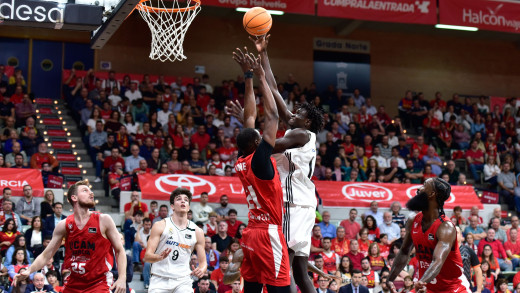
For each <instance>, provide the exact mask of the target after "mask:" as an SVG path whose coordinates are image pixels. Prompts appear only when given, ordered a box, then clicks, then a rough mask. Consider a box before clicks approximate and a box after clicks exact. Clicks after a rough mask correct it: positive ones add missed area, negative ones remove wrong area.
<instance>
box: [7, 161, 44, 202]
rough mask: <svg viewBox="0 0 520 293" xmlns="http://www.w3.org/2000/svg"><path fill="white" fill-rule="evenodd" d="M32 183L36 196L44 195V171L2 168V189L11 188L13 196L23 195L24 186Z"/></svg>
mask: <svg viewBox="0 0 520 293" xmlns="http://www.w3.org/2000/svg"><path fill="white" fill-rule="evenodd" d="M27 184H28V185H30V186H31V187H32V190H33V195H34V196H43V180H42V173H41V172H40V171H39V170H35V169H12V168H0V190H3V189H4V188H6V187H9V188H11V190H12V195H13V196H23V186H24V185H27Z"/></svg>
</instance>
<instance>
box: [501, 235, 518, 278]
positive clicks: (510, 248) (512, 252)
mask: <svg viewBox="0 0 520 293" xmlns="http://www.w3.org/2000/svg"><path fill="white" fill-rule="evenodd" d="M509 237H510V238H509V240H508V241H506V243H504V249H505V250H506V253H507V257H508V258H510V259H511V262H512V263H513V270H514V269H515V268H516V267H517V266H518V264H519V263H520V242H518V229H516V228H511V229H510V230H509Z"/></svg>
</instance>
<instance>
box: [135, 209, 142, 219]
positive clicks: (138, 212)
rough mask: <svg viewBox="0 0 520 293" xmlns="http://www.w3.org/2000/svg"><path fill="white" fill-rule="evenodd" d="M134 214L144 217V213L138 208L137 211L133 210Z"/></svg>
mask: <svg viewBox="0 0 520 293" xmlns="http://www.w3.org/2000/svg"><path fill="white" fill-rule="evenodd" d="M135 215H136V216H137V215H139V216H141V217H144V213H143V211H141V210H138V211H137V212H135Z"/></svg>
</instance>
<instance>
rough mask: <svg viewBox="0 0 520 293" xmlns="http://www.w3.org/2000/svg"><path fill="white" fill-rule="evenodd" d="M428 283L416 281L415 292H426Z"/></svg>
mask: <svg viewBox="0 0 520 293" xmlns="http://www.w3.org/2000/svg"><path fill="white" fill-rule="evenodd" d="M426 290H427V288H426V283H425V282H422V281H417V282H416V283H415V292H417V293H426Z"/></svg>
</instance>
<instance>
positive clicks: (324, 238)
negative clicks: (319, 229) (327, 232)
mask: <svg viewBox="0 0 520 293" xmlns="http://www.w3.org/2000/svg"><path fill="white" fill-rule="evenodd" d="M322 240H329V241H332V238H330V237H323V239H322Z"/></svg>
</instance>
